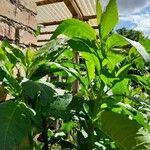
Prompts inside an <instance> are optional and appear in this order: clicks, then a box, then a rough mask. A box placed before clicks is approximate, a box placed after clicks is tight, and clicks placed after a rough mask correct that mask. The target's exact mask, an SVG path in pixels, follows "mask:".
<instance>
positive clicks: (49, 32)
mask: <svg viewBox="0 0 150 150" xmlns="http://www.w3.org/2000/svg"><path fill="white" fill-rule="evenodd" d="M53 33H54V31H45V32H41V33H40V34H41V35H44V34H53Z"/></svg>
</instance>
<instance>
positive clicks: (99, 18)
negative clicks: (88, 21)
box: [96, 0, 102, 26]
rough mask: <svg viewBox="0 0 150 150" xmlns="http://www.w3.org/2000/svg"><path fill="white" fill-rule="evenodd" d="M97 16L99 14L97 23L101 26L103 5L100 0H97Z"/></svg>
mask: <svg viewBox="0 0 150 150" xmlns="http://www.w3.org/2000/svg"><path fill="white" fill-rule="evenodd" d="M96 16H97V24H98V26H100V23H101V17H102V5H101V3H100V0H96Z"/></svg>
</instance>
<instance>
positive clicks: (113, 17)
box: [101, 0, 118, 38]
mask: <svg viewBox="0 0 150 150" xmlns="http://www.w3.org/2000/svg"><path fill="white" fill-rule="evenodd" d="M117 23H118V9H117V3H116V0H110V1H109V3H108V5H107V7H106V10H105V12H104V13H103V15H102V19H101V36H102V38H104V37H105V36H107V35H108V34H109V33H110V32H111V31H112V29H113V28H114V27H115V25H116V24H117Z"/></svg>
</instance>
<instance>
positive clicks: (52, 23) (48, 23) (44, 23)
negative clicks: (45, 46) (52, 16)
mask: <svg viewBox="0 0 150 150" xmlns="http://www.w3.org/2000/svg"><path fill="white" fill-rule="evenodd" d="M62 21H63V20H60V21H53V22H43V23H39V24H41V25H43V26H50V25H59V24H60V23H62Z"/></svg>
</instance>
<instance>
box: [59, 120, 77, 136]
mask: <svg viewBox="0 0 150 150" xmlns="http://www.w3.org/2000/svg"><path fill="white" fill-rule="evenodd" d="M76 126H77V123H75V122H73V121H72V122H65V123H63V124H62V126H61V128H60V130H61V131H63V132H65V133H69V132H70V131H71V130H72V129H73V128H75V127H76Z"/></svg>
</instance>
